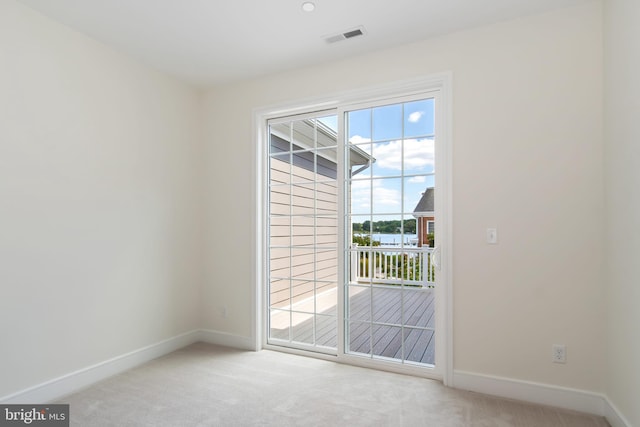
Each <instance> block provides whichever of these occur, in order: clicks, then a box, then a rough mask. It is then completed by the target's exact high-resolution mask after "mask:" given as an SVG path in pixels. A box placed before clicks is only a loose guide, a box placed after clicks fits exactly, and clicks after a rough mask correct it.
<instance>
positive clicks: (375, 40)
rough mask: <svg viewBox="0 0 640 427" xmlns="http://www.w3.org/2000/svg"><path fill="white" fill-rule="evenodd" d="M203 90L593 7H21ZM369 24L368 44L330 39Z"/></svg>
mask: <svg viewBox="0 0 640 427" xmlns="http://www.w3.org/2000/svg"><path fill="white" fill-rule="evenodd" d="M20 1H21V2H22V3H24V4H26V5H28V6H30V7H32V8H33V9H36V10H38V11H40V12H41V13H43V14H45V15H47V16H49V17H51V18H53V19H54V20H56V21H59V22H62V23H64V24H66V25H68V26H70V27H72V28H75V29H77V30H78V31H80V32H82V33H85V34H87V35H89V36H91V37H93V38H95V39H97V40H100V41H102V42H104V43H106V44H109V45H111V46H114V47H116V48H117V49H119V50H121V51H124V52H126V53H128V54H129V55H131V56H133V57H136V58H138V59H140V60H141V61H143V62H145V63H147V64H149V65H151V66H153V67H155V68H158V69H160V70H163V71H165V72H168V73H170V74H172V75H175V76H177V77H179V78H182V79H184V80H186V81H189V82H192V83H194V84H197V85H201V86H205V85H216V84H222V83H226V82H230V81H236V80H242V79H247V78H251V77H256V76H260V75H264V74H270V73H274V72H277V71H283V70H287V69H293V68H297V67H302V66H309V65H313V64H317V63H321V62H324V61H328V60H336V59H341V58H346V57H348V56H352V55H357V54H362V53H365V52H370V51H374V50H378V49H381V48H385V47H390V46H394V45H399V44H404V43H409V42H412V41H418V40H423V39H426V38H429V37H433V36H436V35H441V34H445V33H450V32H453V31H457V30H460V29H464V28H469V27H474V26H479V25H484V24H489V23H494V22H498V21H501V20H505V19H510V18H514V17H517V16H524V15H528V14H534V13H540V12H543V11H546V10H551V9H555V8H559V7H565V6H570V5H574V4H578V3H583V2H585V1H588V0H315V1H314V2H315V4H316V10H315V12H312V13H306V12H303V11H302V9H301V5H302V3H303V0H20ZM360 25H362V26H364V27H365V30H366V35H365V36H363V37H359V38H355V39H350V40H346V41H343V42H339V43H335V44H328V43H326V42H325V41H324V37H325V36H329V35H334V34H336V33H342V32H344V31H347V30H350V29H353V28H354V27H357V26H360Z"/></svg>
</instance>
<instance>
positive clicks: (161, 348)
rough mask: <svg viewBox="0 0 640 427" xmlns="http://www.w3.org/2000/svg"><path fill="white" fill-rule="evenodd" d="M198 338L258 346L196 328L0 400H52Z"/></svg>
mask: <svg viewBox="0 0 640 427" xmlns="http://www.w3.org/2000/svg"><path fill="white" fill-rule="evenodd" d="M199 341H202V342H207V343H211V344H218V345H222V346H226V347H233V348H239V349H242V350H251V351H254V350H255V343H254V340H253V338H250V337H241V336H238V335H233V334H228V333H225V332H218V331H211V330H203V329H200V330H194V331H190V332H186V333H184V334H180V335H178V336H175V337H173V338H169V339H166V340H164V341H160V342H158V343H155V344H151V345H148V346H146V347H143V348H140V349H138V350H134V351H131V352H129V353H126V354H123V355H120V356H116V357H114V358H111V359H109V360H105V361H103V362H100V363H97V364H95V365H92V366H88V367H85V368H82V369H79V370H77V371H75V372H71V373H68V374H66V375H62V376H60V377H58V378H54V379H52V380H49V381H46V382H43V383H41V384H37V385H35V386H32V387H29V388H27V389H24V390H20V391H18V392H16V393H13V394H10V395H8V396H3V397H0V403H2V404H12V403H27V404H36V403H47V402H52V401H55V400H57V399H60V398H62V397H64V396H66V395H68V394H71V393H74V392H76V391H78V390H80V389H83V388H85V387H88V386H90V385H91V384H94V383H96V382H98V381H101V380H103V379H105V378H108V377H110V376H113V375H116V374H119V373H121V372H124V371H126V370H128V369H131V368H134V367H136V366H138V365H141V364H143V363H146V362H148V361H150V360H153V359H156V358H158V357H161V356H164V355H165V354H169V353H171V352H173V351H176V350H178V349H181V348H183V347H186V346H188V345H190V344H193V343H196V342H199Z"/></svg>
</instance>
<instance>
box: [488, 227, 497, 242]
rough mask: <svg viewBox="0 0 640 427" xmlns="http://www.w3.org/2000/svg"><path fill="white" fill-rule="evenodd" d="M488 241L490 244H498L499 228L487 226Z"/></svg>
mask: <svg viewBox="0 0 640 427" xmlns="http://www.w3.org/2000/svg"><path fill="white" fill-rule="evenodd" d="M487 243H488V244H490V245H497V244H498V229H497V228H487Z"/></svg>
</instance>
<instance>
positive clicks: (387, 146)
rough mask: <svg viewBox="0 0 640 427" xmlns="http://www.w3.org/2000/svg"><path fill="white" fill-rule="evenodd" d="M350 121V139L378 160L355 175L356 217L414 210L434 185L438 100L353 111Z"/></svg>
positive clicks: (353, 202) (353, 198)
mask: <svg viewBox="0 0 640 427" xmlns="http://www.w3.org/2000/svg"><path fill="white" fill-rule="evenodd" d="M347 122H348V124H347V125H348V135H349V141H350V142H351V143H352V144H355V145H356V146H357V147H359V148H360V149H362V150H364V151H366V152H367V153H369V154H371V155H372V156H373V157H374V158H375V159H376V161H375V163H374V164H373V167H372V168H369V169H367V170H365V171H362V172H360V173H358V174H357V175H356V176H354V180H353V182H352V185H351V212H352V214H353V215H364V214H367V215H374V216H379V215H381V214H384V217H380V218H379V219H381V220H382V219H399V218H400V216H401V215H400V214H401V213H402V212H404V213H405V214H410V213H411V212H413V210H414V209H415V207H416V205H417V203H418V201H419V200H420V197H421V196H422V193H423V192H424V191H425V189H426V188H427V187H433V186H434V184H435V182H434V176H433V173H434V149H435V147H434V141H433V132H434V104H433V99H427V100H422V101H416V102H409V103H405V104H395V105H390V106H383V107H377V108H373V109H365V110H358V111H352V112H349V113H348V120H347ZM403 166H404V173H403V170H402V168H403ZM402 175H404V177H402ZM403 193H404V194H403ZM372 196H373V197H372ZM372 198H373V201H372ZM387 215H388V216H387ZM408 217H411V216H410V215H409V216H408ZM408 217H407V215H405V218H408ZM411 218H412V217H411ZM353 221H354V222H361V221H359V220H358V218H354V219H353Z"/></svg>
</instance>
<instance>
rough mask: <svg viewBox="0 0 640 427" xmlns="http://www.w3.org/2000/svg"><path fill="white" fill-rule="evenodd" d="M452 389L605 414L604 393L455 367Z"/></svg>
mask: <svg viewBox="0 0 640 427" xmlns="http://www.w3.org/2000/svg"><path fill="white" fill-rule="evenodd" d="M452 386H453V387H454V388H458V389H463V390H470V391H475V392H478V393H484V394H490V395H493V396H499V397H505V398H508V399H514V400H521V401H524V402H530V403H537V404H541V405H548V406H555V407H558V408H564V409H571V410H573V411H579V412H585V413H589V414H595V415H600V416H605V401H606V398H605V396H604V395H602V394H599V393H594V392H590V391H585V390H578V389H574V388H568V387H560V386H555V385H549V384H541V383H536V382H530V381H521V380H514V379H511V378H504V377H496V376H491V375H482V374H475V373H471V372H464V371H458V370H456V371H455V372H454V373H453V384H452Z"/></svg>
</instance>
